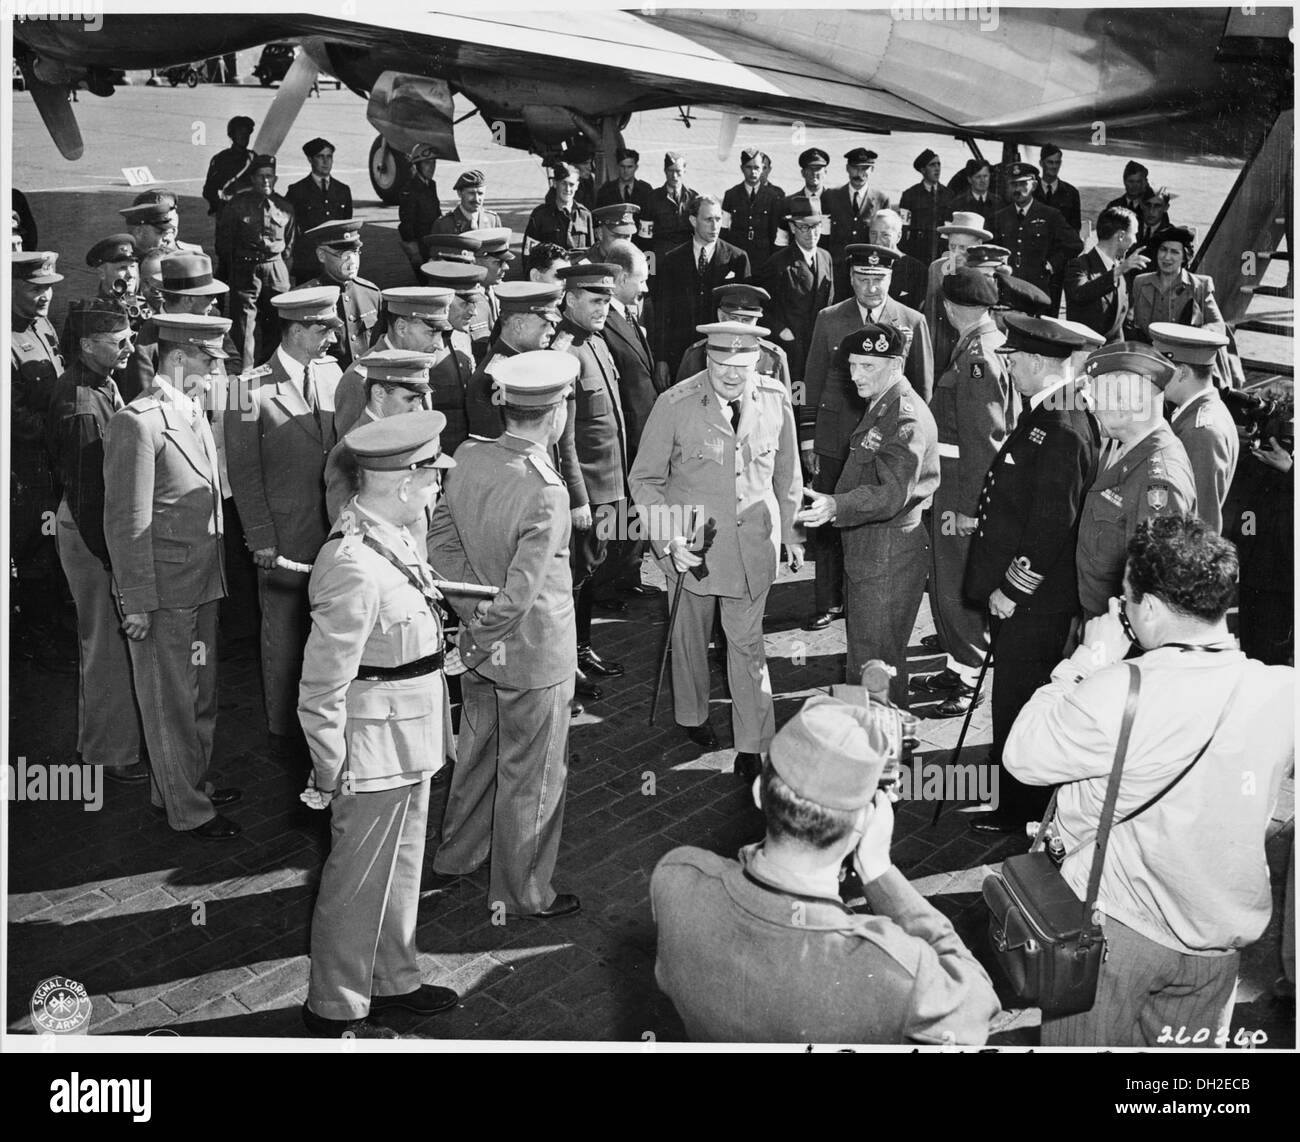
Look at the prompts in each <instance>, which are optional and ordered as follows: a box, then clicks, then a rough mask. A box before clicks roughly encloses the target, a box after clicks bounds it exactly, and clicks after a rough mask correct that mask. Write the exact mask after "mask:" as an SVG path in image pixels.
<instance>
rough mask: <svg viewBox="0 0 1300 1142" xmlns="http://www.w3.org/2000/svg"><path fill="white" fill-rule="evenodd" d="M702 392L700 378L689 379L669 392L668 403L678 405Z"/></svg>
mask: <svg viewBox="0 0 1300 1142" xmlns="http://www.w3.org/2000/svg"><path fill="white" fill-rule="evenodd" d="M699 391H700V382H699V378H698V377H687V378H686V379H685V380H684V381H681V382H679V383H678V384H675V385H673V387H672V388H670V389H669V390H668V403H669V404H676V403H677V402H678V401H680V400H685V399H686V398H687V397H690V396H694V395H695V394H696V393H698V392H699Z"/></svg>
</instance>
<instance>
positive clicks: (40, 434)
mask: <svg viewBox="0 0 1300 1142" xmlns="http://www.w3.org/2000/svg"><path fill="white" fill-rule="evenodd" d="M9 362H10V370H11V371H10V377H11V380H10V384H11V385H12V389H11V400H12V402H13V403H12V404H11V405H10V425H11V436H10V441H11V450H10V453H9V474H10V485H9V494H10V498H11V499H12V500H13V501H15V502H16V501H18V500H20V499H25V501H28V502H30V505H31V506H32V507H33V509H36V510H40V508H41V507H43V506H48V505H49V502H50V501H51V500H52V499H53V497H54V494H55V484H54V471H53V468H52V466H51V464H50V458H49V453H48V452H46V450H45V418H46V415H47V414H48V413H49V409H50V400H51V399H52V398H53V396H54V390H55V387H56V382H57V381H58V379H59V377H60V376H62V375H63V357H62V355H61V354H60V353H59V348H58V338H57V337H56V336H55V333H54V326H53V325H51V324H50V321H49V319H48V318H46V317H37V318H34V319H33V321H32V323H31V324H30V325H28V326H27V328H25V329H17V328H16V329H14V330H13V335H12V340H11V341H10V343H9ZM56 506H57V505H56Z"/></svg>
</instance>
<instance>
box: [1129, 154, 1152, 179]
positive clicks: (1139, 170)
mask: <svg viewBox="0 0 1300 1142" xmlns="http://www.w3.org/2000/svg"><path fill="white" fill-rule="evenodd" d="M1150 173H1151V172H1150V171H1148V170H1147V168H1146V167H1144V166H1143V165H1142V164H1141V163H1139V162H1135V161H1134V160H1133V159H1129V161H1128V162H1126V163H1125V164H1124V177H1125V178H1132V177H1133V176H1134V175H1135V174H1140V175H1147V174H1150Z"/></svg>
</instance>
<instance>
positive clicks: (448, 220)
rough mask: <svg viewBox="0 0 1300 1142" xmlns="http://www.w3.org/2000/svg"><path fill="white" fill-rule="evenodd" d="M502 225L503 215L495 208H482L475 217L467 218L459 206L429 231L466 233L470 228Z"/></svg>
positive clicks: (435, 232) (493, 227) (434, 232)
mask: <svg viewBox="0 0 1300 1142" xmlns="http://www.w3.org/2000/svg"><path fill="white" fill-rule="evenodd" d="M500 225H501V216H500V215H499V214H498V213H497V212H496V211H495V210H480V211H479V212H478V213H477V214H476V215H475V216H474V217H473V218H467V217H466V215H465V212H464V211H463V210H462V209H461V208H460V207H459V206H457V207H456V209H455V210H453V211H452V212H451V213H450V214H444V215H443V216H442V217H441V218H439V219H438V220H437V221H435V222H434V224H433V227H432V229H430V230H429V233H430V234H464V233H466V232H467V231H470V230H484V229H492V230H495V229H497V228H498V227H500ZM420 237H424V235H420Z"/></svg>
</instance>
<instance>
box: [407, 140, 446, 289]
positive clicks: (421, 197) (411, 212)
mask: <svg viewBox="0 0 1300 1142" xmlns="http://www.w3.org/2000/svg"><path fill="white" fill-rule="evenodd" d="M406 161H407V162H408V163H410V164H411V177H410V178H409V179H407V181H406V186H405V187H404V188H403V190H402V197H401V200H400V201H399V202H398V204H397V218H398V223H397V237H398V240H399V241H400V242H401V244H402V252H403V253H405V254H406V260H407V261H408V262H410V263H411V269H412V270H413V271H414V273H415V280H416V281H417V282H418V281H419V280H420V263H421V262H423V261H424V260H425V258H426V257H427V256H428V253H427V251H422V250H421V249H420V240H421V239H422V238H423V237H424V236H425V235H426V234H432V233H433V224H434V223H435V222H437V221H438V219H439V218H441V217H442V203H441V202H439V201H438V184H437V183H436V182H434V180H433V173H434V171H435V170H437V169H438V155H437V152H436V151H435V150H434V149H433V147H431V146H430V145H429V144H428V143H417V144H416V145H415V146H414V147H412V148H411V152H410V154H409V155H407V157H406Z"/></svg>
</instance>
